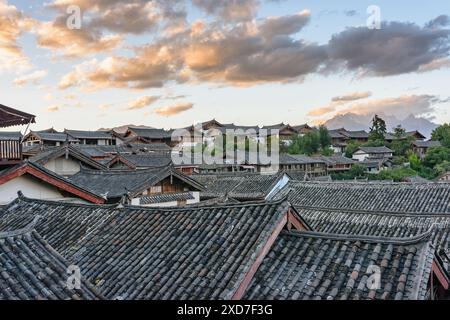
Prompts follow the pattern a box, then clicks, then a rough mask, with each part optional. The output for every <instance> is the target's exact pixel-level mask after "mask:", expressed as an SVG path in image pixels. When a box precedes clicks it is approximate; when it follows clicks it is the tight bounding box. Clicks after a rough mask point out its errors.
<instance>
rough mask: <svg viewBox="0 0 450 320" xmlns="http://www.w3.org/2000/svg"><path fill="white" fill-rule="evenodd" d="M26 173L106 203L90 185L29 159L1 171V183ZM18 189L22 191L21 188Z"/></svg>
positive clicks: (76, 194)
mask: <svg viewBox="0 0 450 320" xmlns="http://www.w3.org/2000/svg"><path fill="white" fill-rule="evenodd" d="M24 174H29V175H30V176H32V177H34V178H36V179H39V180H40V181H41V182H42V183H44V184H49V185H52V186H54V187H55V188H57V189H60V190H63V191H65V192H67V193H68V194H70V195H72V196H75V197H77V198H81V199H84V200H86V201H89V202H92V203H104V201H105V199H104V197H102V196H101V195H100V194H98V193H96V191H95V190H93V189H91V188H89V187H88V186H85V185H82V184H78V183H76V182H74V181H72V180H70V179H67V178H65V177H63V176H60V175H59V174H57V173H55V172H53V171H50V170H48V169H47V168H45V167H44V166H41V165H40V164H38V163H34V162H29V161H25V162H23V163H21V164H18V165H16V166H14V167H11V168H9V169H7V170H3V171H1V172H0V184H4V183H7V182H9V181H12V180H14V179H16V178H18V177H21V176H22V175H24ZM18 191H19V192H20V191H21V190H18Z"/></svg>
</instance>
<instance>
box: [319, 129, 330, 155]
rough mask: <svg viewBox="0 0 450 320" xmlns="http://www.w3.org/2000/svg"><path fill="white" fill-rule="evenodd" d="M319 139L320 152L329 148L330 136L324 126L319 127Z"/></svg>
mask: <svg viewBox="0 0 450 320" xmlns="http://www.w3.org/2000/svg"><path fill="white" fill-rule="evenodd" d="M319 139H320V146H321V148H322V150H326V149H328V148H329V147H330V146H331V136H330V133H329V132H328V129H327V128H326V127H325V126H320V127H319Z"/></svg>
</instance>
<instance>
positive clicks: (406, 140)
mask: <svg viewBox="0 0 450 320" xmlns="http://www.w3.org/2000/svg"><path fill="white" fill-rule="evenodd" d="M413 141H414V137H412V136H411V137H407V136H406V130H405V129H403V128H402V126H400V125H399V126H397V127H396V128H395V129H394V140H393V141H392V143H391V144H390V146H389V147H390V148H391V149H392V150H394V153H395V155H396V156H397V157H401V158H403V157H405V156H406V154H407V153H408V151H411V150H412V147H411V144H412V142H413Z"/></svg>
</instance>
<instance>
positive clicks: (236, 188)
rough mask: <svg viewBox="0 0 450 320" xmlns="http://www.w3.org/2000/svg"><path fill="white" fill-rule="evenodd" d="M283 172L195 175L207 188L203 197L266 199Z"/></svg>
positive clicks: (202, 194)
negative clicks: (270, 173)
mask: <svg viewBox="0 0 450 320" xmlns="http://www.w3.org/2000/svg"><path fill="white" fill-rule="evenodd" d="M282 176H283V174H276V175H258V174H251V173H249V174H246V173H240V174H233V175H226V174H225V175H222V174H215V175H206V174H205V175H203V174H201V175H194V176H192V178H193V179H195V180H196V181H197V182H199V183H201V184H202V185H204V186H205V188H206V190H205V191H204V192H202V193H201V198H202V199H210V198H217V197H223V196H228V197H231V198H234V199H237V200H241V201H242V200H243V201H246V200H257V199H264V198H265V197H266V196H267V195H268V194H269V193H270V191H272V189H273V188H274V187H275V185H276V184H277V183H278V181H280V179H281V178H282Z"/></svg>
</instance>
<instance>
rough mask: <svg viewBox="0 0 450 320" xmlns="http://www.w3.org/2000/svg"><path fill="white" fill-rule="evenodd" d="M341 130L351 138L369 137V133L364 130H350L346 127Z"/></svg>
mask: <svg viewBox="0 0 450 320" xmlns="http://www.w3.org/2000/svg"><path fill="white" fill-rule="evenodd" d="M339 132H340V133H341V134H342V135H344V136H346V137H347V138H349V139H369V133H368V132H367V131H364V130H359V131H349V130H345V129H344V130H340V131H339Z"/></svg>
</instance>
